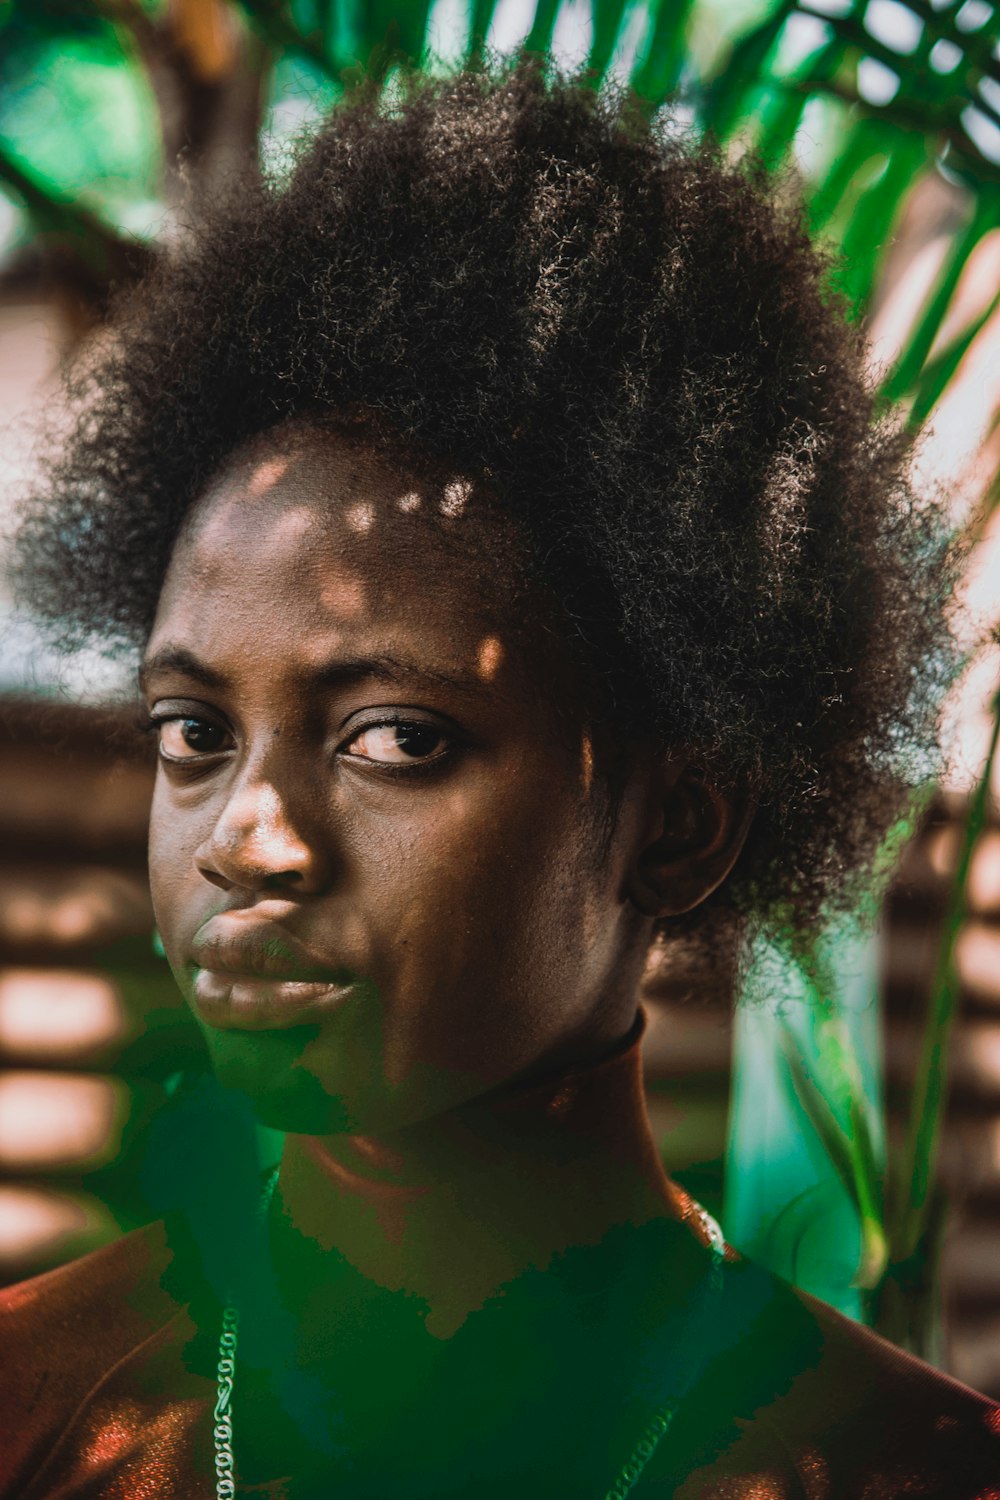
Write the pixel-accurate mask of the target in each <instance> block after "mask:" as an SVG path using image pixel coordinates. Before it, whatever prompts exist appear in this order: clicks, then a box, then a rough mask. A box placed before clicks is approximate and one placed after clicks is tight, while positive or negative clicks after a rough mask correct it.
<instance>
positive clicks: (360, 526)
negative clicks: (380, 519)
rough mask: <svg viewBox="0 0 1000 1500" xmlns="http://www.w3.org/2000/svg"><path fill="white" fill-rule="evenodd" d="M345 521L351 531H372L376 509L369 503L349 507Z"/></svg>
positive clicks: (363, 502)
mask: <svg viewBox="0 0 1000 1500" xmlns="http://www.w3.org/2000/svg"><path fill="white" fill-rule="evenodd" d="M344 520H345V521H346V522H347V525H348V526H349V527H350V529H351V531H370V530H371V529H372V526H373V525H374V522H375V507H374V505H372V504H371V503H370V502H369V501H367V500H366V501H362V502H361V503H359V504H358V505H351V506H349V507H348V509H347V511H346V513H345V515H344Z"/></svg>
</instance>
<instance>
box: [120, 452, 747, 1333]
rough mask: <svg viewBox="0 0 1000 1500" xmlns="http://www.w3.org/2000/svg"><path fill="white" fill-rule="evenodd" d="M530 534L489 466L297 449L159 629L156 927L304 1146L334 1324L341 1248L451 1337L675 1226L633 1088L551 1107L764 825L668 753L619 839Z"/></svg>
mask: <svg viewBox="0 0 1000 1500" xmlns="http://www.w3.org/2000/svg"><path fill="white" fill-rule="evenodd" d="M517 546H518V539H517V536H516V533H515V531H514V529H513V525H512V523H510V522H509V521H507V520H506V519H505V518H504V517H503V516H502V514H499V513H497V511H496V509H495V508H494V507H493V506H492V505H491V504H490V503H489V501H488V499H487V498H485V497H482V496H480V495H478V494H477V493H476V491H475V490H474V489H470V487H469V486H467V485H465V484H464V483H462V481H461V479H460V478H458V477H457V478H456V480H455V481H454V482H452V483H450V484H446V485H445V486H444V487H443V488H441V487H440V486H436V485H431V484H429V483H426V482H424V483H422V482H421V481H420V480H419V478H417V477H415V476H414V475H413V474H411V473H407V472H405V471H401V470H400V468H398V467H397V466H395V465H394V464H392V463H390V462H389V461H388V460H387V459H385V458H383V457H380V456H378V455H377V454H376V453H375V452H374V451H373V450H371V449H369V448H367V447H364V446H359V445H358V443H357V442H356V441H349V440H348V439H346V438H342V437H336V436H334V435H332V434H331V433H329V432H322V431H316V430H313V431H309V430H301V431H298V432H294V433H291V434H289V433H285V434H278V435H275V436H272V437H270V438H267V439H264V440H262V441H261V442H260V443H258V444H257V445H256V446H255V448H254V449H253V450H252V451H251V452H249V453H248V454H244V455H243V456H241V457H238V458H237V459H236V460H234V461H233V462H232V463H231V464H230V465H229V466H228V467H227V468H226V470H225V472H224V473H223V474H222V475H220V477H219V478H218V479H217V481H216V482H215V484H213V486H212V487H211V489H210V490H209V492H208V493H207V494H206V495H205V496H204V497H203V499H202V500H201V501H200V503H199V504H198V505H197V506H196V508H195V510H194V512H193V514H192V516H191V517H190V519H189V523H188V525H187V528H186V530H185V533H184V535H183V536H182V538H181V540H180V541H179V543H178V545H177V547H176V549H175V553H174V556H173V559H172V563H171V567H170V571H169V575H168V577H167V580H166V584H165V587H164V590H163V594H162V597H161V601H160V607H159V612H158V615H157V618H156V622H155V626H154V629H153V631H152V634H151V638H150V641H149V643H148V649H147V653H146V666H145V669H144V674H143V686H144V691H145V694H146V698H147V701H148V705H149V708H150V712H151V714H152V716H153V717H154V718H155V719H156V720H158V721H159V726H160V727H159V736H160V747H161V762H160V768H159V773H158V779H157V789H156V795H155V800H154V807H153V817H152V825H151V842H150V863H151V870H152V880H153V894H154V904H155V909H156V913H157V919H158V923H159V927H160V931H161V934H162V936H163V940H164V945H165V947H166V950H167V954H168V957H169V959H170V961H171V965H172V967H173V970H174V973H175V974H176V976H177V979H178V981H179V983H180V984H181V987H182V989H183V991H184V993H185V996H186V998H187V999H188V1001H189V1003H190V1004H191V1005H192V1006H193V1008H194V1012H195V1015H196V1017H197V1018H198V1020H199V1022H200V1024H201V1026H202V1028H203V1031H204V1033H205V1036H206V1040H207V1042H208V1046H209V1049H210V1052H211V1054H212V1056H213V1061H214V1064H215V1067H216V1070H217V1072H218V1074H219V1076H220V1078H221V1079H222V1081H223V1082H224V1083H227V1084H228V1085H230V1086H231V1087H234V1088H237V1089H240V1090H242V1091H244V1092H245V1093H247V1094H249V1095H250V1096H251V1098H252V1099H253V1100H254V1103H255V1107H256V1108H257V1110H258V1112H259V1116H260V1118H261V1119H262V1120H263V1121H264V1122H266V1123H268V1124H270V1125H273V1126H275V1127H277V1128H280V1129H285V1130H288V1131H290V1132H292V1133H291V1134H290V1135H289V1137H288V1141H287V1144H286V1150H285V1156H284V1160H283V1165H282V1172H281V1177H280V1179H279V1186H278V1204H277V1208H276V1212H275V1222H276V1224H278V1225H279V1226H280V1224H282V1223H284V1224H286V1225H290V1226H292V1228H293V1229H294V1231H295V1232H296V1233H297V1235H298V1236H299V1237H300V1239H301V1240H302V1241H303V1242H306V1243H308V1244H309V1246H310V1247H312V1251H313V1252H314V1256H315V1265H316V1266H317V1267H318V1268H319V1270H318V1273H317V1274H316V1275H315V1276H307V1277H305V1278H303V1277H302V1276H301V1275H300V1274H296V1276H295V1277H294V1278H292V1277H290V1278H289V1285H288V1286H287V1288H286V1292H287V1300H288V1303H289V1305H290V1306H291V1307H293V1309H295V1311H296V1312H297V1314H298V1315H299V1316H300V1319H301V1323H302V1326H303V1329H304V1330H308V1329H312V1330H315V1329H317V1328H320V1329H321V1328H322V1327H323V1326H325V1324H326V1323H328V1322H329V1321H330V1319H332V1318H334V1317H335V1316H336V1306H335V1301H336V1296H337V1293H336V1291H335V1290H333V1291H330V1290H328V1289H326V1288H325V1286H324V1279H323V1276H322V1271H321V1267H322V1263H323V1257H324V1255H327V1254H329V1253H330V1252H331V1251H336V1252H338V1253H339V1254H340V1255H342V1256H344V1257H346V1259H347V1260H348V1262H349V1263H350V1264H351V1265H352V1266H354V1267H355V1268H356V1269H357V1270H358V1271H359V1272H360V1273H361V1274H362V1275H363V1277H364V1278H365V1279H366V1281H367V1282H368V1283H370V1284H371V1286H372V1287H373V1288H383V1289H388V1290H391V1291H393V1292H404V1293H407V1294H411V1295H412V1296H413V1297H415V1298H417V1299H419V1301H420V1304H421V1306H425V1308H426V1329H427V1333H428V1335H429V1336H430V1337H432V1338H434V1339H437V1340H441V1339H448V1338H450V1337H451V1336H452V1335H453V1334H454V1333H455V1331H456V1330H458V1329H459V1328H461V1327H462V1325H463V1323H464V1322H465V1320H466V1318H467V1316H468V1314H469V1312H470V1311H471V1310H473V1309H476V1308H479V1307H481V1306H482V1304H483V1302H484V1300H485V1299H486V1298H487V1297H488V1296H489V1295H490V1294H491V1292H493V1291H494V1290H495V1289H496V1288H497V1287H498V1286H501V1285H503V1284H505V1283H508V1282H510V1281H511V1280H512V1279H513V1278H515V1277H516V1276H517V1275H518V1274H519V1273H520V1272H521V1271H522V1270H524V1268H526V1267H529V1266H537V1267H544V1266H546V1265H547V1264H548V1263H549V1262H550V1260H551V1258H552V1256H553V1255H554V1254H556V1253H557V1252H558V1251H560V1250H562V1249H563V1248H565V1247H566V1246H568V1245H580V1244H596V1243H597V1242H599V1241H600V1239H601V1237H602V1236H603V1235H604V1234H605V1233H606V1232H607V1230H608V1228H609V1226H612V1225H616V1224H623V1223H633V1224H640V1223H644V1222H646V1221H648V1220H649V1219H650V1218H654V1217H657V1216H661V1217H662V1216H667V1215H669V1214H670V1212H671V1208H670V1201H669V1186H668V1184H667V1183H666V1180H665V1179H664V1176H663V1173H662V1169H661V1167H660V1165H659V1161H658V1158H657V1154H656V1151H655V1149H654V1147H653V1143H652V1141H651V1139H650V1135H649V1130H648V1125H647V1122H646V1119H645V1115H644V1111H643V1109H642V1107H641V1099H640V1095H639V1090H638V1088H637V1086H636V1081H635V1079H634V1078H633V1079H628V1078H625V1079H623V1076H622V1074H621V1070H618V1072H617V1073H616V1072H615V1070H614V1069H610V1070H607V1079H605V1077H604V1073H603V1072H602V1070H601V1069H598V1070H597V1071H596V1073H594V1075H593V1079H592V1082H591V1084H590V1086H589V1093H588V1097H587V1101H586V1128H585V1129H581V1128H578V1126H577V1123H576V1119H575V1116H574V1114H573V1112H572V1111H570V1112H569V1113H568V1114H566V1113H562V1114H560V1112H559V1111H558V1110H554V1109H553V1108H552V1107H551V1105H552V1100H553V1095H554V1093H555V1092H557V1091H558V1086H559V1082H560V1080H561V1079H563V1078H564V1076H565V1075H566V1074H568V1073H569V1072H571V1071H572V1070H573V1069H580V1068H585V1067H587V1065H588V1064H593V1063H596V1062H597V1061H599V1060H600V1059H601V1058H603V1057H605V1056H607V1055H608V1054H609V1053H613V1052H614V1051H615V1049H616V1048H617V1047H619V1046H620V1044H621V1043H622V1041H623V1039H626V1038H627V1037H628V1035H629V1033H630V1030H631V1028H632V1027H633V1023H634V1020H635V1016H636V1004H637V1002H636V992H637V988H638V984H639V979H640V975H641V972H642V968H643V964H644V962H645V959H646V954H647V951H648V946H649V942H650V940H651V936H652V931H653V923H654V921H655V919H656V917H658V916H661V915H663V914H665V913H669V912H671V911H680V910H685V909H687V907H689V906H690V905H692V904H694V903H695V902H696V901H697V900H699V899H701V898H702V897H703V896H704V895H706V894H707V893H708V892H709V891H710V890H711V889H712V888H713V887H714V886H715V885H717V884H718V883H719V882H720V881H721V880H722V879H723V878H724V877H725V874H726V873H727V872H728V869H729V868H730V867H731V865H732V863H733V861H734V860H735V858H736V855H737V853H738V850H739V846H740V842H741V840H742V838H743V836H744V834H745V830H746V823H747V817H746V816H745V815H743V816H741V815H740V814H739V812H738V811H737V810H736V809H734V808H733V807H732V806H731V805H730V804H729V803H728V802H726V801H725V800H724V799H722V798H720V797H718V796H716V795H714V794H713V793H712V792H711V790H710V789H707V788H706V787H705V786H704V785H703V784H702V783H701V782H700V781H699V779H698V777H697V775H696V774H695V773H694V772H693V771H692V770H690V768H687V767H686V766H685V765H684V763H683V761H682V760H679V759H677V758H668V757H665V756H664V755H663V754H661V753H659V752H657V750H656V748H655V747H654V746H653V745H652V744H649V745H641V746H635V747H634V748H633V749H632V751H631V752H630V764H629V768H628V775H627V784H626V786H625V790H624V794H623V795H622V797H621V799H620V805H619V806H618V808H617V814H616V816H615V818H614V821H613V825H612V827H611V829H610V836H609V833H608V811H609V809H608V793H607V790H606V785H605V781H604V778H603V776H602V774H601V766H600V762H599V749H598V748H597V736H596V735H595V732H594V730H593V726H592V725H591V724H590V722H589V718H588V715H587V712H586V710H585V708H584V706H583V705H584V695H583V693H582V691H581V688H580V684H579V682H578V680H577V675H576V668H575V667H574V665H573V662H572V659H571V655H570V653H569V651H568V650H567V648H566V646H565V645H564V643H563V641H562V639H561V637H560V634H559V632H558V630H556V629H554V628H551V627H547V626H545V625H544V624H537V623H536V624H533V625H532V624H527V625H526V623H525V621H526V618H527V616H526V613H525V609H524V601H523V599H518V598H515V597H514V596H513V594H512V583H511V578H512V576H513V575H512V572H511V570H510V569H509V568H507V567H502V566H501V565H500V564H499V562H496V561H491V560H490V559H491V556H492V557H493V558H499V557H502V556H505V555H506V556H510V555H512V554H513V553H514V551H516V549H517ZM534 614H535V612H534V611H533V610H529V611H528V612H527V615H528V616H532V615H534ZM544 619H545V609H544V607H543V606H542V605H541V604H539V608H538V610H537V620H538V621H544ZM279 1238H280V1233H279ZM279 1264H280V1255H279ZM331 1304H334V1305H331ZM302 1336H303V1339H306V1340H307V1339H308V1337H309V1335H308V1333H307V1332H303V1335H302Z"/></svg>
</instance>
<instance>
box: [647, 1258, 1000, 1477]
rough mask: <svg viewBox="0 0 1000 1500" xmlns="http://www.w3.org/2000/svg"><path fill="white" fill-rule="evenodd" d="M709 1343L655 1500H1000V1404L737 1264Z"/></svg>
mask: <svg viewBox="0 0 1000 1500" xmlns="http://www.w3.org/2000/svg"><path fill="white" fill-rule="evenodd" d="M700 1344H701V1348H700V1360H699V1367H698V1371H697V1374H696V1377H695V1379H694V1381H693V1382H692V1384H691V1387H690V1389H689V1390H688V1392H687V1394H686V1396H685V1397H684V1399H683V1400H682V1401H681V1402H680V1405H679V1407H678V1410H677V1413H676V1416H675V1418H674V1421H673V1423H672V1426H671V1431H670V1441H667V1442H665V1443H664V1444H663V1452H662V1455H660V1456H659V1457H660V1459H661V1461H660V1462H658V1463H657V1464H656V1466H655V1471H654V1472H653V1473H651V1474H650V1476H649V1477H650V1481H651V1485H650V1490H649V1493H650V1496H651V1497H652V1496H653V1495H654V1494H656V1493H657V1492H658V1486H657V1484H656V1474H657V1472H658V1473H659V1474H660V1475H661V1476H662V1478H661V1486H660V1487H661V1488H662V1482H663V1481H664V1480H666V1478H667V1469H668V1468H669V1470H670V1473H671V1475H672V1479H671V1487H670V1488H669V1489H667V1488H662V1493H663V1494H664V1496H665V1495H666V1494H668V1493H669V1494H671V1496H676V1500H723V1497H724V1500H751V1497H753V1500H758V1497H763V1496H764V1495H766V1496H767V1500H863V1497H864V1500H868V1497H871V1496H876V1495H877V1496H879V1497H885V1500H894V1497H898V1496H903V1495H910V1494H913V1495H920V1496H921V1497H922V1500H985V1497H987V1496H989V1497H992V1496H993V1495H994V1494H996V1495H998V1496H1000V1406H998V1405H997V1404H996V1403H994V1402H992V1401H990V1400H989V1399H988V1398H987V1397H986V1396H983V1395H981V1394H980V1393H979V1392H977V1391H974V1390H971V1389H970V1388H969V1387H968V1386H964V1385H962V1384H960V1383H959V1382H958V1381H956V1380H953V1379H951V1378H950V1377H949V1376H947V1375H944V1374H942V1373H941V1372H940V1371H939V1370H936V1369H934V1368H933V1367H932V1366H931V1365H928V1364H926V1363H925V1362H924V1361H922V1360H920V1359H917V1358H915V1357H914V1356H913V1355H911V1354H908V1353H906V1352H905V1351H903V1350H902V1349H899V1348H897V1347H896V1346H895V1345H893V1344H891V1343H889V1342H888V1341H887V1340H886V1339H884V1338H881V1337H879V1336H878V1335H877V1334H875V1333H873V1332H872V1331H871V1329H869V1328H866V1327H864V1326H862V1325H861V1324H860V1323H856V1322H855V1321H854V1320H853V1319H851V1318H847V1317H844V1316H843V1315H842V1314H841V1313H839V1312H837V1311H836V1310H835V1309H834V1308H832V1307H829V1306H827V1304H826V1303H823V1302H820V1301H819V1300H818V1299H817V1298H815V1297H811V1296H809V1295H808V1294H806V1293H804V1292H801V1291H798V1290H796V1289H795V1288H793V1287H791V1286H789V1285H788V1284H787V1283H786V1282H784V1281H783V1280H781V1279H780V1278H779V1277H777V1276H773V1275H771V1274H770V1273H769V1272H767V1271H765V1270H764V1269H763V1268H762V1267H760V1266H756V1265H754V1264H753V1263H752V1262H750V1261H746V1260H744V1259H742V1258H741V1257H737V1256H735V1255H732V1254H731V1255H730V1256H729V1258H727V1261H726V1263H725V1265H724V1267H723V1289H722V1293H721V1295H720V1297H719V1299H718V1301H717V1304H716V1308H715V1312H714V1314H713V1316H712V1318H711V1319H710V1320H709V1323H708V1324H707V1325H706V1327H705V1330H704V1335H703V1337H702V1338H701V1340H700ZM682 1476H683V1480H682V1482H681V1483H680V1484H679V1485H678V1483H677V1481H678V1480H681V1479H682ZM765 1476H766V1483H765Z"/></svg>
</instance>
